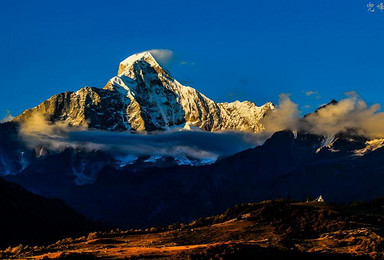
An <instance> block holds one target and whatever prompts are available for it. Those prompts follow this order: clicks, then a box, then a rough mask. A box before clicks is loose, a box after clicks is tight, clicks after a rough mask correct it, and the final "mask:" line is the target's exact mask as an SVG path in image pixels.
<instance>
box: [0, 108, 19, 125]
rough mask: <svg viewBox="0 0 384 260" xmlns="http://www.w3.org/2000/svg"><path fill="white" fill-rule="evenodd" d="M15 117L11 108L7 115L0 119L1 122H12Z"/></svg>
mask: <svg viewBox="0 0 384 260" xmlns="http://www.w3.org/2000/svg"><path fill="white" fill-rule="evenodd" d="M14 118H15V117H14V116H12V115H11V112H10V111H9V110H7V113H6V115H5V117H3V118H2V119H0V123H5V122H10V121H12V120H13V119H14Z"/></svg>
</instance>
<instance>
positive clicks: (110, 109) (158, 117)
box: [15, 52, 274, 132]
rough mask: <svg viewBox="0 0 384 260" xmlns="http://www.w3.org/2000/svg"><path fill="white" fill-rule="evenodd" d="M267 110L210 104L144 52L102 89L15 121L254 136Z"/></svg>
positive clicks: (68, 95)
mask: <svg viewBox="0 0 384 260" xmlns="http://www.w3.org/2000/svg"><path fill="white" fill-rule="evenodd" d="M272 109H274V106H273V104H272V103H270V102H268V103H266V104H264V105H263V106H261V107H258V106H256V105H255V104H254V103H251V102H248V101H245V102H239V101H235V102H233V103H216V102H214V101H212V100H211V99H209V98H207V97H206V96H204V95H203V94H202V93H200V92H199V91H197V90H195V89H193V88H191V87H187V86H183V85H182V84H180V83H179V82H178V81H177V80H175V79H174V78H172V77H171V76H170V75H169V73H168V72H167V71H166V70H165V69H163V68H162V67H161V66H160V65H159V64H158V63H157V61H156V60H155V58H154V57H153V56H152V55H151V53H150V52H143V53H139V54H135V55H132V56H130V57H128V58H127V59H125V60H124V61H123V62H121V63H120V66H119V70H118V75H117V76H115V77H113V78H112V79H110V80H109V81H108V83H107V84H106V86H105V87H104V88H103V89H98V88H91V87H85V88H82V89H80V90H79V91H76V92H65V93H61V94H57V95H55V96H53V97H51V98H50V99H48V100H46V101H44V102H43V103H41V104H40V105H38V106H37V107H35V108H32V109H28V110H26V111H25V112H24V113H23V114H21V115H20V116H18V117H16V119H15V120H16V121H24V120H26V119H28V118H29V117H31V116H32V114H33V113H35V112H38V113H41V114H42V115H44V116H45V117H46V118H47V119H48V120H49V121H51V122H63V123H65V124H67V125H70V126H85V127H88V128H94V129H103V130H110V131H124V130H133V131H157V130H160V131H163V130H167V129H169V128H171V127H174V126H177V127H184V128H191V127H197V128H199V129H201V130H204V131H219V130H241V131H251V132H259V131H261V130H262V129H263V125H262V124H261V123H260V119H261V118H263V117H264V116H265V115H266V114H267V113H268V112H269V111H271V110H272Z"/></svg>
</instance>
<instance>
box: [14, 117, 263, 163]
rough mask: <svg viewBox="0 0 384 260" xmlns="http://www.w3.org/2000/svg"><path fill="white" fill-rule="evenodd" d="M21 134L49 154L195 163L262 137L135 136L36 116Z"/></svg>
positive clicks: (252, 144) (255, 142) (197, 133)
mask: <svg viewBox="0 0 384 260" xmlns="http://www.w3.org/2000/svg"><path fill="white" fill-rule="evenodd" d="M20 133H21V135H22V137H23V139H24V140H25V141H26V143H27V144H28V145H29V146H30V147H31V148H34V147H39V146H45V147H47V148H48V149H49V150H56V151H61V150H64V149H65V148H68V147H72V148H82V149H86V150H92V151H93V150H101V151H108V152H110V153H112V154H115V155H118V156H126V155H134V156H141V155H167V156H180V155H186V156H190V157H193V158H196V159H217V158H218V157H221V156H227V155H231V154H234V153H237V152H240V151H243V150H245V149H249V148H252V147H255V146H257V145H260V144H262V143H263V142H264V141H265V139H266V138H267V137H266V136H264V135H263V134H259V135H257V134H252V133H245V132H221V133H211V132H203V131H178V130H177V129H176V130H174V131H171V132H166V133H152V134H134V133H129V132H123V133H117V132H108V131H91V130H85V129H79V128H71V127H68V126H65V125H64V124H60V123H56V124H52V123H50V122H48V121H47V120H46V119H45V118H44V116H42V115H41V114H39V113H35V114H33V115H32V116H31V117H30V118H29V119H28V120H27V121H25V122H23V123H22V125H21V130H20Z"/></svg>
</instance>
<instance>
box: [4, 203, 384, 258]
mask: <svg viewBox="0 0 384 260" xmlns="http://www.w3.org/2000/svg"><path fill="white" fill-rule="evenodd" d="M383 205H384V201H383V200H376V201H373V202H371V203H364V204H355V205H351V206H348V207H347V206H343V207H341V206H334V205H331V204H327V203H325V202H290V201H283V200H280V201H266V202H261V203H247V204H240V205H237V206H235V207H233V208H230V209H228V210H226V211H225V212H224V213H223V214H221V215H217V216H213V217H207V218H200V219H197V220H195V221H192V222H191V223H189V224H173V225H169V226H166V227H153V228H148V229H143V230H142V229H140V230H128V231H121V230H113V231H110V232H94V233H89V234H88V235H87V236H83V237H78V238H65V239H62V240H60V241H58V242H56V243H54V244H51V245H48V246H35V247H30V246H22V245H20V246H18V247H14V248H8V249H6V250H4V251H2V252H1V253H0V255H1V256H2V257H5V258H7V257H10V258H28V259H97V258H102V259H119V258H120V259H123V258H127V259H164V258H165V259H210V258H211V259H219V258H222V259H234V258H236V259H256V258H257V259H292V258H291V257H293V259H325V258H327V259H381V258H383V256H384V254H383V250H384V237H383V231H384V210H383V209H382V206H383Z"/></svg>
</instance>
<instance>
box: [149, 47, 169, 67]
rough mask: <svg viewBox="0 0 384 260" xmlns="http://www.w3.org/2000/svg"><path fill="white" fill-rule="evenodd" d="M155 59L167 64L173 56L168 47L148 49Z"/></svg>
mask: <svg viewBox="0 0 384 260" xmlns="http://www.w3.org/2000/svg"><path fill="white" fill-rule="evenodd" d="M148 51H149V52H150V53H151V54H152V55H153V57H155V59H156V60H157V61H158V62H160V63H162V64H165V65H167V64H168V63H169V62H170V61H171V60H172V58H173V51H171V50H168V49H152V50H148Z"/></svg>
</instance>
